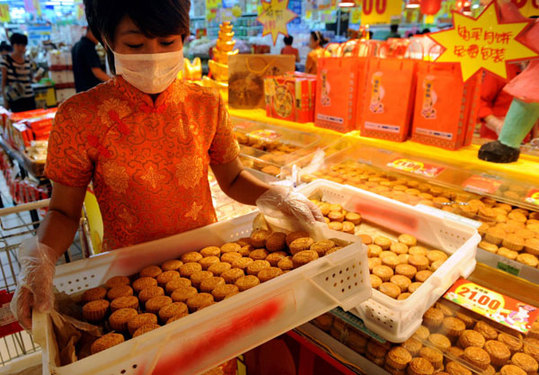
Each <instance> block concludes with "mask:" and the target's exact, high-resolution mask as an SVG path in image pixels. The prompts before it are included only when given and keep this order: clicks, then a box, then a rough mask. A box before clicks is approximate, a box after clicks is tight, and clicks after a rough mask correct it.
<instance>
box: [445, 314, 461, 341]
mask: <svg viewBox="0 0 539 375" xmlns="http://www.w3.org/2000/svg"><path fill="white" fill-rule="evenodd" d="M465 329H466V325H465V324H464V322H463V321H462V320H460V319H458V318H455V317H452V316H448V317H446V318H444V321H443V322H442V331H443V332H444V333H445V334H446V335H447V336H448V337H449V338H450V339H456V338H458V337H459V336H460V335H461V334H462V333H463V332H464V330H465Z"/></svg>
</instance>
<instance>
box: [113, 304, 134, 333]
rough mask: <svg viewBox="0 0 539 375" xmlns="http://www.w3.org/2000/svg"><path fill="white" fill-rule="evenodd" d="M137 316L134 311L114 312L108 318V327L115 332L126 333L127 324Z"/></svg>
mask: <svg viewBox="0 0 539 375" xmlns="http://www.w3.org/2000/svg"><path fill="white" fill-rule="evenodd" d="M137 315H138V313H137V310H135V309H120V310H116V311H115V312H113V313H112V314H110V317H109V325H110V328H112V329H113V330H115V331H120V332H125V331H127V323H128V322H129V321H130V320H131V319H133V318H134V317H136V316H137Z"/></svg>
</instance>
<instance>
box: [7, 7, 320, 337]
mask: <svg viewBox="0 0 539 375" xmlns="http://www.w3.org/2000/svg"><path fill="white" fill-rule="evenodd" d="M84 4H85V10H86V17H87V19H88V24H89V25H90V28H91V29H92V31H93V33H94V35H95V36H96V37H97V38H98V39H99V41H100V42H101V43H103V45H105V46H106V48H107V53H108V58H109V61H111V63H112V64H111V67H112V68H114V70H115V74H116V75H115V76H114V78H112V79H111V80H109V81H107V82H105V83H104V84H101V85H98V86H96V87H94V88H93V89H90V90H88V91H86V92H82V93H79V94H77V95H75V96H73V97H71V98H69V99H68V100H66V101H65V102H64V103H63V104H62V105H61V106H60V107H59V109H58V112H57V113H56V117H55V119H54V125H53V129H52V131H51V134H50V138H49V148H48V154H47V163H46V169H45V174H46V176H47V177H48V178H49V179H50V180H51V181H53V190H52V198H51V201H50V204H49V210H48V212H47V215H46V216H45V218H44V220H43V221H42V223H41V225H40V226H39V231H38V236H37V238H35V239H33V240H32V241H30V242H27V243H25V244H23V245H22V246H21V249H20V250H19V258H18V260H19V262H20V264H21V271H20V274H19V275H18V283H17V291H16V293H15V295H14V297H13V300H12V310H13V311H14V314H15V315H16V316H17V317H18V319H19V321H20V322H21V323H22V325H23V326H24V327H27V328H29V327H30V326H31V316H32V309H36V310H37V311H40V312H48V311H50V310H51V309H52V307H53V303H54V296H53V293H52V279H53V276H54V269H55V264H56V261H57V259H58V258H59V257H60V256H61V255H62V254H63V253H64V252H65V251H66V250H67V248H68V247H69V246H70V244H71V243H72V241H73V237H74V235H75V232H76V230H77V228H78V225H79V218H80V214H81V208H82V203H83V200H84V196H85V193H86V189H87V187H88V184H89V183H90V182H92V183H93V187H94V190H95V195H96V197H97V200H98V202H99V208H100V210H101V214H102V218H103V224H104V238H103V243H104V250H114V249H117V248H120V247H125V246H130V245H134V244H137V243H141V242H146V241H150V240H155V239H159V238H162V237H166V236H170V235H173V234H177V233H181V232H184V231H188V230H191V229H195V228H199V227H202V226H205V225H208V224H210V223H213V222H215V221H216V220H217V219H216V215H215V210H214V207H213V203H212V197H211V192H210V188H209V184H208V169H209V167H211V169H212V171H213V173H214V174H215V176H216V178H217V181H218V182H219V185H220V187H221V189H222V190H223V191H224V192H225V193H226V194H227V195H229V196H230V197H232V198H233V199H235V200H237V201H239V202H241V203H244V204H249V205H255V204H256V205H257V206H258V207H259V208H260V210H261V211H262V212H264V213H271V214H276V213H282V214H283V215H285V216H286V217H289V218H297V219H298V220H299V221H300V222H303V223H307V224H309V223H311V224H312V223H314V222H315V221H323V219H324V218H323V216H322V215H321V213H320V211H319V209H318V208H317V207H316V205H314V204H313V203H312V202H310V201H309V200H308V199H307V198H305V197H304V196H303V195H301V194H298V193H295V192H292V191H290V190H289V189H288V188H286V187H283V186H271V187H270V186H269V185H267V184H265V183H263V182H262V181H260V180H258V179H256V178H255V177H253V176H252V175H250V174H249V173H248V172H247V171H245V170H244V169H243V166H242V164H241V162H240V161H239V158H238V155H239V146H238V143H237V142H236V139H235V136H234V133H233V129H232V125H231V123H230V121H229V117H228V112H227V109H226V106H225V104H224V102H223V99H222V98H221V97H220V96H219V93H218V91H217V90H214V89H208V88H204V87H200V86H198V85H195V84H191V83H188V82H184V81H181V80H178V79H177V75H178V72H179V71H180V70H181V69H182V66H183V41H184V39H185V37H186V36H187V35H189V8H190V2H189V1H186V0H159V1H147V0H116V1H110V0H85V1H84Z"/></svg>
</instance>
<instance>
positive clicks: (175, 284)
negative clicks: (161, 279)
mask: <svg viewBox="0 0 539 375" xmlns="http://www.w3.org/2000/svg"><path fill="white" fill-rule="evenodd" d="M189 286H191V280H189V279H186V278H184V277H180V278H179V279H175V280H171V281H169V282H168V283H167V285H165V291H166V292H167V293H169V294H170V293H172V292H173V291H175V290H176V289H178V288H182V287H189Z"/></svg>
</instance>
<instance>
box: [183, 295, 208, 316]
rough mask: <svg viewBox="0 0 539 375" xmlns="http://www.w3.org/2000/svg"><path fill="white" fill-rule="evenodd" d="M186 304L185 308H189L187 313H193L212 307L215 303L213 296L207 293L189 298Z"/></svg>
mask: <svg viewBox="0 0 539 375" xmlns="http://www.w3.org/2000/svg"><path fill="white" fill-rule="evenodd" d="M186 303H187V307H189V311H190V312H192V313H193V312H196V311H199V310H202V309H204V308H206V307H208V306H210V305H213V304H214V303H215V301H214V299H213V295H211V294H209V293H200V294H197V295H196V296H193V297H191V298H189V299H188V300H187V302H186Z"/></svg>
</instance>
